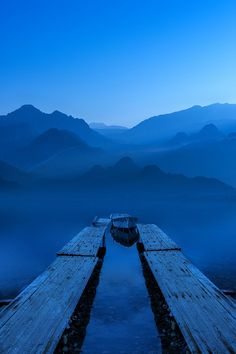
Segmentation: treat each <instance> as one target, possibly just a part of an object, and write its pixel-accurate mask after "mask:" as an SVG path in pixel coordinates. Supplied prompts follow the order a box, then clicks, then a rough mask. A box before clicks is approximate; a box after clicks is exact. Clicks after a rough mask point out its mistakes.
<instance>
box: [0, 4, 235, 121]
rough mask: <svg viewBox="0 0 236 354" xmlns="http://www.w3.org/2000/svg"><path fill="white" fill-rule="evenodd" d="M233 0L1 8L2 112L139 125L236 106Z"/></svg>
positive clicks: (7, 6) (42, 5)
mask: <svg viewBox="0 0 236 354" xmlns="http://www.w3.org/2000/svg"><path fill="white" fill-rule="evenodd" d="M235 38H236V2H235V1H229V0H217V1H216V0H214V1H213V0H211V1H210V0H204V1H203V0H194V1H193V0H185V1H183V0H162V1H158V0H156V1H152V0H145V1H139V0H136V1H135V0H126V1H124V0H119V1H116V0H109V1H108V0H107V1H105V0H97V1H95V0H94V1H91V0H83V1H82V0H50V1H48V0H47V1H46V0H9V1H1V3H0V39H1V42H0V45H1V55H0V113H2V114H4V113H7V112H9V111H11V110H13V109H15V108H17V107H19V106H20V105H22V104H25V103H31V104H33V105H35V106H37V107H38V108H40V109H41V110H43V111H46V112H51V111H53V110H55V109H58V110H61V111H64V112H65V113H68V114H72V115H74V116H78V117H83V118H85V119H86V120H87V121H103V122H106V123H112V124H114V123H120V124H125V125H129V126H130V125H133V124H135V123H136V122H139V121H140V120H143V119H145V118H147V117H149V116H153V115H157V114H160V113H166V112H171V111H175V110H179V109H182V108H186V107H189V106H192V105H195V104H201V105H207V104H210V103H213V102H232V103H235V102H236V85H235V83H236V64H235V63H236V41H235Z"/></svg>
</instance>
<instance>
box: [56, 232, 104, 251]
mask: <svg viewBox="0 0 236 354" xmlns="http://www.w3.org/2000/svg"><path fill="white" fill-rule="evenodd" d="M105 230H106V226H101V227H95V226H88V227H86V228H84V229H83V230H82V231H80V233H78V235H76V236H75V237H74V238H73V239H72V240H71V241H70V242H68V243H67V244H66V245H65V246H64V247H63V248H62V250H61V251H59V252H58V253H57V255H59V256H63V255H69V256H93V257H94V256H96V255H97V252H98V249H99V247H100V245H101V243H102V241H103V237H104V234H105Z"/></svg>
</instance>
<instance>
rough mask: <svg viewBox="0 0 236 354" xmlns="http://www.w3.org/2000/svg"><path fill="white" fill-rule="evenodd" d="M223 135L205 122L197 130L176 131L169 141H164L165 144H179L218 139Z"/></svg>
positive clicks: (212, 125)
mask: <svg viewBox="0 0 236 354" xmlns="http://www.w3.org/2000/svg"><path fill="white" fill-rule="evenodd" d="M223 137H224V134H223V133H222V132H221V131H220V130H219V129H218V128H217V127H216V126H215V125H214V124H207V125H205V126H204V127H203V128H202V129H200V130H199V131H198V132H196V133H193V134H187V133H185V132H179V133H177V134H176V135H175V136H174V137H173V138H172V139H170V141H168V142H167V143H166V145H167V146H181V145H185V144H190V143H194V142H207V141H213V140H218V139H221V138H223Z"/></svg>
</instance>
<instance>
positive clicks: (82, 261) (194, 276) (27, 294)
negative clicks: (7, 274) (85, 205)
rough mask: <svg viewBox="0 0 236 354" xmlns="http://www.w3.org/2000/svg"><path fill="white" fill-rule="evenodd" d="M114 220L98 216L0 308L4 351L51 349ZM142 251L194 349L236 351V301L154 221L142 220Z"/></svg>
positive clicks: (0, 339)
mask: <svg viewBox="0 0 236 354" xmlns="http://www.w3.org/2000/svg"><path fill="white" fill-rule="evenodd" d="M109 225H110V219H104V218H102V219H99V218H95V219H94V221H93V223H92V226H89V227H86V228H85V229H83V230H82V231H81V232H80V233H79V234H78V235H76V236H75V237H74V238H73V239H72V240H71V241H70V242H68V243H67V244H66V245H65V246H64V247H63V248H62V249H61V250H60V251H59V252H58V253H57V258H56V260H55V261H54V262H53V263H52V264H51V265H50V266H49V267H48V269H47V270H46V271H45V272H44V273H42V274H41V275H40V276H39V277H38V278H36V279H35V280H34V281H33V282H32V283H31V284H30V285H29V286H28V287H27V288H26V289H25V290H24V291H23V292H22V293H21V294H19V295H18V296H17V297H16V299H14V300H13V301H10V303H9V304H8V306H5V308H3V309H1V311H0V353H3V354H5V353H7V354H13V353H14V354H22V353H24V354H29V353H31V354H41V353H53V352H54V350H55V348H56V346H57V344H58V342H59V340H60V338H61V336H62V334H63V332H64V330H65V328H66V327H67V325H68V323H69V320H70V318H71V316H72V314H73V312H74V309H75V308H76V305H77V304H78V302H79V300H80V297H81V295H82V293H83V291H84V289H85V287H86V284H87V283H88V280H89V278H90V276H91V274H92V272H93V270H94V268H95V266H96V264H97V262H98V252H99V250H100V249H101V247H104V237H105V231H106V229H107V228H108V227H109ZM138 230H139V234H140V242H141V243H142V244H143V246H142V248H143V250H144V256H145V258H146V260H147V262H148V264H149V266H150V270H151V272H152V273H153V275H154V278H155V279H156V281H157V283H158V286H159V288H160V291H161V293H162V295H163V296H164V298H165V301H166V303H167V305H168V307H169V310H170V311H171V314H172V316H173V317H174V318H175V321H176V323H177V325H178V327H179V329H180V331H181V333H182V335H183V337H184V339H185V342H186V344H187V346H188V348H189V350H190V352H191V353H213V354H215V353H216V354H221V353H222V354H227V353H231V354H232V353H236V302H235V301H234V300H233V299H231V298H230V297H229V296H226V295H225V294H224V292H223V291H220V290H219V289H218V288H217V287H216V286H215V285H214V284H213V283H212V282H211V281H210V280H209V279H208V278H207V277H206V276H204V275H203V274H202V273H201V272H200V271H199V270H198V269H197V268H196V267H195V266H194V265H193V264H192V263H191V262H190V261H189V260H188V259H187V258H186V257H185V256H184V255H183V253H182V252H181V248H180V247H178V245H177V244H176V243H175V242H174V241H173V240H171V239H170V238H169V237H168V236H167V235H166V234H165V233H164V232H163V231H162V230H161V229H160V228H158V227H157V226H156V225H141V224H140V225H138ZM144 325H145V324H144Z"/></svg>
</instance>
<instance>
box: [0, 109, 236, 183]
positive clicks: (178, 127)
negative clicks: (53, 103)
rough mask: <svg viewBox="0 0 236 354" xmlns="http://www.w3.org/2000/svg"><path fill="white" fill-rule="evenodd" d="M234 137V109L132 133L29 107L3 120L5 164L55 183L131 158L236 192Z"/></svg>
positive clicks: (177, 116)
mask: <svg viewBox="0 0 236 354" xmlns="http://www.w3.org/2000/svg"><path fill="white" fill-rule="evenodd" d="M91 127H93V129H92V128H91ZM235 132H236V105H231V104H214V105H210V106H206V107H200V106H194V107H192V108H189V109H187V110H184V111H179V112H175V113H171V114H167V115H161V116H157V117H153V118H150V119H147V120H144V121H143V122H141V123H140V124H138V125H137V126H135V127H133V128H131V129H127V128H125V127H122V126H107V125H104V124H102V123H96V124H95V123H93V124H91V126H89V125H88V124H87V123H86V122H85V121H84V120H83V119H78V118H73V117H72V116H67V115H66V114H64V113H61V112H58V111H54V112H53V113H51V114H47V113H43V112H41V111H40V110H38V109H37V108H35V107H33V106H31V105H24V106H22V107H21V108H19V109H17V110H15V111H14V112H11V113H9V114H7V115H5V116H0V161H2V162H4V163H5V164H9V166H10V165H12V166H15V167H17V169H18V170H19V171H22V172H23V173H26V172H25V171H27V172H30V173H33V174H34V175H35V176H40V177H41V178H48V177H50V178H52V179H53V178H59V177H60V178H64V177H70V178H73V177H75V176H79V175H81V174H83V173H84V172H85V170H88V169H89V168H91V167H93V166H94V165H98V164H99V165H101V166H105V167H106V166H108V165H109V164H112V163H115V161H117V160H118V159H119V158H120V157H122V156H125V155H129V156H132V157H133V158H134V159H135V161H139V162H140V163H141V164H142V165H143V166H145V165H147V164H157V165H159V166H160V167H161V168H162V169H163V170H164V171H166V172H171V173H181V174H184V175H186V176H189V177H194V176H205V177H210V178H218V179H219V180H221V181H223V182H225V183H228V184H231V185H233V186H236V172H235V169H234V167H233V166H234V156H235V152H236V139H235V136H236V133H235ZM2 166H3V165H0V168H1V169H2V170H6V168H3V167H2ZM129 167H130V166H129ZM127 168H128V166H127ZM100 170H101V169H100ZM0 172H1V171H0ZM95 172H96V171H94V173H95ZM97 172H99V171H97ZM95 174H96V173H95ZM16 175H17V173H16ZM0 176H1V174H0ZM3 178H4V177H3ZM110 178H114V179H115V178H116V176H115V174H114V176H113V177H110ZM127 178H128V177H127Z"/></svg>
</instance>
